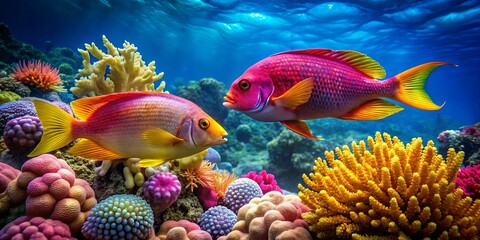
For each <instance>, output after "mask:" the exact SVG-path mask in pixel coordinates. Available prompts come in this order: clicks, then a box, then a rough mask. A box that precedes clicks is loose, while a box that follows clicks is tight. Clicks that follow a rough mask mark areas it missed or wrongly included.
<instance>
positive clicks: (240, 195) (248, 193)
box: [223, 178, 263, 213]
mask: <svg viewBox="0 0 480 240" xmlns="http://www.w3.org/2000/svg"><path fill="white" fill-rule="evenodd" d="M262 196H263V194H262V189H261V188H260V186H258V184H257V183H256V182H255V181H253V180H252V179H250V178H239V179H237V180H235V181H233V182H232V183H231V184H230V185H229V186H228V187H227V191H226V192H225V197H224V199H223V202H224V203H225V206H226V207H227V208H229V209H230V210H232V211H233V212H234V213H237V212H238V209H240V208H241V207H242V206H243V205H245V204H247V203H248V202H250V200H252V199H253V198H256V197H262Z"/></svg>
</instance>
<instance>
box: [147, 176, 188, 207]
mask: <svg viewBox="0 0 480 240" xmlns="http://www.w3.org/2000/svg"><path fill="white" fill-rule="evenodd" d="M181 190H182V185H181V184H180V181H178V178H177V176H176V175H174V174H172V173H169V172H157V173H155V174H154V175H152V176H150V177H149V178H148V180H147V181H145V183H144V184H143V197H144V198H145V200H146V201H147V202H148V203H149V204H150V205H151V206H152V208H154V211H155V212H156V213H161V212H163V211H165V209H167V208H169V207H170V206H171V205H172V204H173V203H174V202H175V201H176V200H177V197H178V195H180V191H181Z"/></svg>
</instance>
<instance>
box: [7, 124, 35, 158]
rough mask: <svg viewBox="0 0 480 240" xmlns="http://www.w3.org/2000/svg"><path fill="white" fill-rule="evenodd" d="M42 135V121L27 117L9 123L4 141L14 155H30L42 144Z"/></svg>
mask: <svg viewBox="0 0 480 240" xmlns="http://www.w3.org/2000/svg"><path fill="white" fill-rule="evenodd" d="M42 134H43V126H42V123H41V122H40V119H38V118H37V117H32V116H28V115H27V116H22V117H18V118H14V119H12V120H10V121H8V122H7V124H6V125H5V130H4V133H3V141H4V142H5V145H6V146H7V148H8V150H10V152H12V153H15V154H16V153H28V152H30V151H31V150H33V148H34V147H35V146H36V145H37V144H38V143H39V142H40V138H42Z"/></svg>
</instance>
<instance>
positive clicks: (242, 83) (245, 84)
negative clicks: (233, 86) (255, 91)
mask: <svg viewBox="0 0 480 240" xmlns="http://www.w3.org/2000/svg"><path fill="white" fill-rule="evenodd" d="M238 86H239V87H240V89H242V90H243V91H247V90H248V89H249V88H250V81H248V80H247V79H242V80H240V82H239V83H238Z"/></svg>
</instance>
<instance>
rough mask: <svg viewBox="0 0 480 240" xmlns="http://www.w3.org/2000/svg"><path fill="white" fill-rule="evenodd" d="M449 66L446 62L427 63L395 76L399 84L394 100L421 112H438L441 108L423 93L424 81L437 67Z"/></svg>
mask: <svg viewBox="0 0 480 240" xmlns="http://www.w3.org/2000/svg"><path fill="white" fill-rule="evenodd" d="M446 64H450V65H453V66H456V65H454V64H451V63H448V62H429V63H425V64H422V65H418V66H416V67H413V68H410V69H408V70H407V71H405V72H402V73H400V74H398V75H397V76H395V77H394V78H395V79H397V80H398V81H399V83H400V86H399V87H398V91H397V93H396V94H395V98H396V99H397V100H399V101H400V102H402V103H405V104H407V105H410V106H412V107H416V108H419V109H423V110H438V109H440V108H442V107H443V105H444V104H445V103H443V104H442V105H441V106H439V105H437V104H435V103H434V102H433V101H432V99H431V98H430V96H429V95H428V94H427V93H426V92H425V88H424V86H425V81H426V80H427V78H428V76H430V73H431V72H432V71H433V70H435V69H436V68H437V67H439V66H442V65H446Z"/></svg>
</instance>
